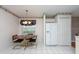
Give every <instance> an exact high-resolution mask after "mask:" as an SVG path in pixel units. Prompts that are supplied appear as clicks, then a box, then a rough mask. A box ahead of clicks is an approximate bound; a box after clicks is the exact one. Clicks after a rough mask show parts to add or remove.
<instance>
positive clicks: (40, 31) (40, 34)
mask: <svg viewBox="0 0 79 59" xmlns="http://www.w3.org/2000/svg"><path fill="white" fill-rule="evenodd" d="M27 19H28V20H36V32H35V33H36V35H37V42H38V45H43V44H44V27H43V26H44V24H43V23H44V22H43V19H42V18H27ZM20 20H26V18H20V19H19V22H20ZM21 31H22V26H21V25H20V24H19V34H21Z"/></svg>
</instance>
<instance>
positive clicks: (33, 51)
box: [0, 46, 75, 54]
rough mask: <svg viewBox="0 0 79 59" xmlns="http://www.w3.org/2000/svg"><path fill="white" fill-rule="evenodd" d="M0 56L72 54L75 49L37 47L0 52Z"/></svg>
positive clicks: (69, 47) (67, 47) (66, 47)
mask: <svg viewBox="0 0 79 59" xmlns="http://www.w3.org/2000/svg"><path fill="white" fill-rule="evenodd" d="M0 53H1V54H74V53H75V49H74V48H72V47H71V46H38V47H37V48H36V47H27V48H26V49H25V50H24V48H22V47H21V48H19V49H17V48H16V49H12V48H11V47H10V48H9V49H6V50H5V51H2V52H0Z"/></svg>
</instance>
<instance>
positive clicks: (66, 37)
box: [58, 15, 71, 45]
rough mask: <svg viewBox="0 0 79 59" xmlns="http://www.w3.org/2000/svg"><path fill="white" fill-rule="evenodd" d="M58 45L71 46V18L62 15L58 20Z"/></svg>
mask: <svg viewBox="0 0 79 59" xmlns="http://www.w3.org/2000/svg"><path fill="white" fill-rule="evenodd" d="M58 45H71V17H70V16H65V15H60V16H59V18H58Z"/></svg>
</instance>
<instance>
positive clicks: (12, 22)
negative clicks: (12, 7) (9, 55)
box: [0, 8, 19, 51]
mask: <svg viewBox="0 0 79 59" xmlns="http://www.w3.org/2000/svg"><path fill="white" fill-rule="evenodd" d="M18 26H19V21H18V18H17V17H15V16H13V15H11V14H9V13H8V12H5V11H4V10H3V9H1V8H0V51H1V50H4V49H7V48H9V47H10V45H11V44H12V35H13V34H16V33H17V32H18Z"/></svg>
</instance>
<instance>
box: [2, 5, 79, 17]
mask: <svg viewBox="0 0 79 59" xmlns="http://www.w3.org/2000/svg"><path fill="white" fill-rule="evenodd" d="M3 7H4V8H6V9H8V10H9V11H11V12H13V13H15V14H16V15H18V16H19V17H42V16H43V13H45V14H46V15H47V16H48V17H53V16H54V15H56V14H57V13H72V16H74V17H75V16H76V17H78V16H79V6H78V5H3ZM25 10H28V13H26V11H25Z"/></svg>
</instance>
